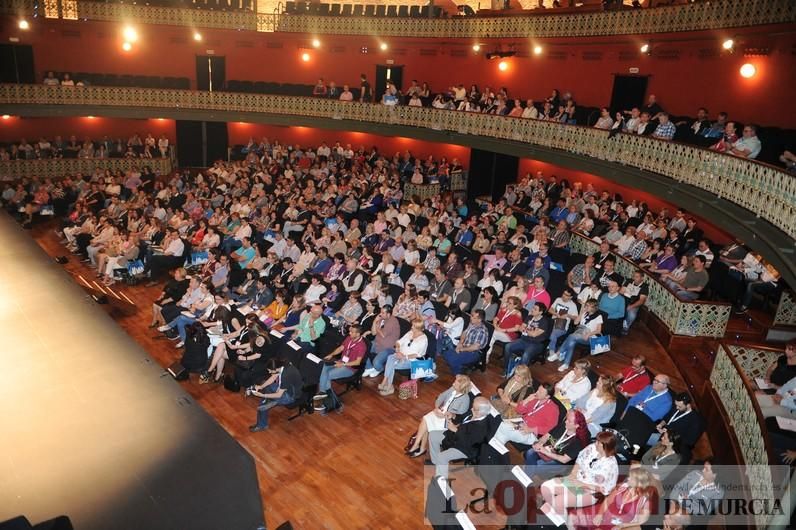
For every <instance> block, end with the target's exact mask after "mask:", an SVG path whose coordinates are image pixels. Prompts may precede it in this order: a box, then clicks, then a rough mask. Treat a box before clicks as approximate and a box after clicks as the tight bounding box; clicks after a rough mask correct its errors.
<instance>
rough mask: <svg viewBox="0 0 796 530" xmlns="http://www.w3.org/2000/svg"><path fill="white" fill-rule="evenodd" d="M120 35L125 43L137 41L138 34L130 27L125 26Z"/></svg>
mask: <svg viewBox="0 0 796 530" xmlns="http://www.w3.org/2000/svg"><path fill="white" fill-rule="evenodd" d="M122 35H123V36H124V40H126V41H127V42H135V41H137V40H138V32H137V31H136V30H135V28H133V27H132V26H125V27H124V31H122Z"/></svg>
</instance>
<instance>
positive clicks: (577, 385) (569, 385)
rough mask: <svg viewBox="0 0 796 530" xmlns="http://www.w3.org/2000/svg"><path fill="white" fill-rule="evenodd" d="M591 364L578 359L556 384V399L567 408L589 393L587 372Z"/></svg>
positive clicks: (589, 384)
mask: <svg viewBox="0 0 796 530" xmlns="http://www.w3.org/2000/svg"><path fill="white" fill-rule="evenodd" d="M590 369H591V363H590V362H589V361H588V360H587V359H578V360H577V361H575V366H574V367H573V368H572V370H570V371H569V372H568V373H567V375H565V376H564V377H563V379H561V380H560V381H559V382H558V383H556V397H557V398H558V400H559V401H560V402H561V403H562V404H563V405H564V406H565V407H567V408H571V407H572V405H573V404H574V403H575V402H576V401H577V400H579V399H580V398H582V397H583V396H585V395H587V394H588V393H589V392H591V381H590V380H589V370H590Z"/></svg>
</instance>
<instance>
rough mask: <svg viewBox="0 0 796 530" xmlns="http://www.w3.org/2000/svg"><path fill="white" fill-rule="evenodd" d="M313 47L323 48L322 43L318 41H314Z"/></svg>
mask: <svg viewBox="0 0 796 530" xmlns="http://www.w3.org/2000/svg"><path fill="white" fill-rule="evenodd" d="M312 47H313V48H320V47H321V41H319V40H318V39H312Z"/></svg>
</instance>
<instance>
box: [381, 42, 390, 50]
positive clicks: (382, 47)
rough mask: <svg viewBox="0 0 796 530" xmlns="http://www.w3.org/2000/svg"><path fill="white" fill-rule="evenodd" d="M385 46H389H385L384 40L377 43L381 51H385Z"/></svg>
mask: <svg viewBox="0 0 796 530" xmlns="http://www.w3.org/2000/svg"><path fill="white" fill-rule="evenodd" d="M387 48H389V46H387V43H386V42H382V43H381V44H379V49H380V50H381V51H383V52H386V51H387Z"/></svg>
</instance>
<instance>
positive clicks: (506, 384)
mask: <svg viewBox="0 0 796 530" xmlns="http://www.w3.org/2000/svg"><path fill="white" fill-rule="evenodd" d="M532 392H533V377H532V376H531V369H530V368H528V365H525V364H519V365H517V367H516V368H514V373H513V374H512V376H511V377H508V378H506V380H504V381H503V382H502V383H500V385H499V386H498V387H497V393H496V394H495V395H494V396H492V399H491V402H492V406H493V407H495V410H497V411H498V412H499V413H500V415H501V416H502V417H503V419H509V418H516V417H517V405H518V404H519V403H520V401H522V400H523V399H525V398H527V397H528V395H529V394H531V393H532Z"/></svg>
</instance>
